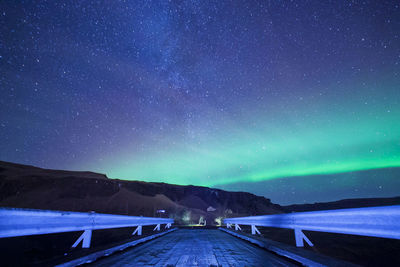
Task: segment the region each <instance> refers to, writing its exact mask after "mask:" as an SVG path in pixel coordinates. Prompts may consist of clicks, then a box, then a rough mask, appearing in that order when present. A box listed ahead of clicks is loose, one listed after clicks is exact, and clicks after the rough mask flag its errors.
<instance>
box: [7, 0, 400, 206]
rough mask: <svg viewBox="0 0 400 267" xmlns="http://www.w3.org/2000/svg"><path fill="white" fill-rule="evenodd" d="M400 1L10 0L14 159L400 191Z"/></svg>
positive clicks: (281, 187)
mask: <svg viewBox="0 0 400 267" xmlns="http://www.w3.org/2000/svg"><path fill="white" fill-rule="evenodd" d="M17 2H18V3H17ZM399 6H400V3H399V2H398V1H395V0H393V1H384V0H376V1H350V0H346V1H344V0H337V1H336V0H335V1H321V0H315V1H305V0H302V1H279V0H273V1H272V0H271V1H266V0H265V1H239V0H238V1H222V0H219V1H212V2H211V1H210V2H208V1H200V0H198V1H111V0H110V1H2V2H1V3H0V26H1V33H0V92H1V95H0V97H1V98H0V144H1V149H0V160H5V161H11V162H17V163H23V164H30V165H36V166H39V167H44V168H53V169H68V170H90V171H96V172H102V173H106V174H107V175H108V176H109V177H112V178H120V179H129V180H145V181H157V182H167V183H175V184H194V185H204V186H215V187H219V188H225V189H233V190H241V191H249V192H253V193H257V194H259V195H265V196H266V197H268V198H271V199H272V201H275V202H278V203H295V202H299V203H300V202H313V201H325V200H337V199H340V198H352V197H376V196H392V195H396V194H399V193H400V168H396V167H400V7H399Z"/></svg>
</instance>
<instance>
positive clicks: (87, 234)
mask: <svg viewBox="0 0 400 267" xmlns="http://www.w3.org/2000/svg"><path fill="white" fill-rule="evenodd" d="M91 239H92V230H85V231H84V232H83V233H82V234H81V236H80V237H79V238H78V239H77V240H76V241H75V243H74V244H73V245H72V247H73V248H76V247H77V246H78V245H79V243H80V242H81V241H82V248H90V240H91Z"/></svg>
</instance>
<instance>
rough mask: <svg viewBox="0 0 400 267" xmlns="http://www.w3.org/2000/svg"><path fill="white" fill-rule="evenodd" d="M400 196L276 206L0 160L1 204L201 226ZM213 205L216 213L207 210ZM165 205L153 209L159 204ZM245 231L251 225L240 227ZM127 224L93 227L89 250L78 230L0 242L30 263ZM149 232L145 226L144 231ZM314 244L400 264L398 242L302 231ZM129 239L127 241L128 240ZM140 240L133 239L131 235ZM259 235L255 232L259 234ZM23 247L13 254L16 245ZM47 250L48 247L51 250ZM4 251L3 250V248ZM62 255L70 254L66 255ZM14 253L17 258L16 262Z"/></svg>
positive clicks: (333, 252) (102, 238)
mask: <svg viewBox="0 0 400 267" xmlns="http://www.w3.org/2000/svg"><path fill="white" fill-rule="evenodd" d="M398 204H400V197H393V198H367V199H347V200H340V201H336V202H329V203H314V204H301V205H290V206H280V205H278V204H273V203H271V201H270V200H269V199H266V198H264V197H258V196H255V195H253V194H250V193H245V192H227V191H223V190H219V189H212V188H207V187H199V186H178V185H171V184H165V183H147V182H140V181H122V180H117V179H109V178H107V176H105V175H103V174H97V173H93V172H74V171H60V170H46V169H41V168H37V167H33V166H26V165H20V164H14V163H9V162H3V161H2V162H0V206H1V207H13V208H30V209H49V210H63V211H80V212H88V211H95V212H97V213H110V214H123V215H134V216H151V217H156V216H164V217H171V218H174V220H175V225H180V226H182V227H184V226H185V225H186V227H189V228H191V227H197V228H198V227H201V226H195V225H197V224H198V222H199V220H200V217H203V219H205V220H206V222H207V228H210V227H216V226H217V225H218V224H219V222H220V220H221V219H223V218H228V217H238V216H250V215H266V214H278V213H285V212H301V211H313V210H329V209H341V208H356V207H372V206H383V205H398ZM209 207H213V208H215V210H214V211H207V208H209ZM160 209H165V211H166V212H165V213H163V214H161V215H160V214H158V213H157V210H160ZM242 228H243V232H245V233H249V231H250V229H249V228H248V227H245V226H243V227H242ZM131 231H132V229H115V230H102V231H98V232H95V235H94V238H93V240H94V241H93V247H92V248H91V249H89V250H86V252H85V250H83V251H82V250H79V249H75V250H71V249H70V248H69V247H70V245H71V243H72V242H73V241H74V240H75V239H76V238H77V237H78V236H79V233H65V234H53V235H47V236H30V237H20V238H7V239H2V240H0V244H1V247H7V249H6V250H4V251H3V256H4V258H6V259H8V260H6V261H5V263H6V265H7V263H8V264H9V265H8V266H12V265H13V264H16V263H18V262H19V263H20V264H21V265H25V264H27V263H29V264H32V265H37V266H39V265H40V266H41V265H49V266H50V265H52V264H54V263H57V262H60V260H66V259H70V258H74V257H78V256H82V255H84V254H85V253H88V252H90V251H97V250H99V249H104V248H107V247H110V246H112V245H115V244H120V243H123V242H126V241H127V240H129V239H132V237H130V232H131ZM260 231H261V237H262V238H267V239H272V240H275V241H279V242H282V243H286V244H289V245H293V246H294V245H295V244H294V234H293V231H292V230H287V229H277V228H260ZM151 233H152V230H151V229H150V228H149V227H147V228H145V231H144V235H148V234H151ZM306 234H307V236H308V237H309V238H310V239H311V240H312V241H313V243H314V244H315V246H314V247H312V248H310V247H306V249H311V250H312V251H314V252H318V253H322V254H325V255H329V256H332V257H335V258H338V259H342V260H346V261H349V262H353V263H357V264H362V265H365V266H376V265H377V264H378V263H379V264H381V266H390V265H392V266H393V264H394V265H396V264H397V265H398V264H400V260H399V257H398V256H397V255H398V253H400V241H399V240H388V239H379V238H370V237H359V236H351V235H340V234H329V233H319V232H306ZM127 238H129V239H127ZM134 238H137V237H134ZM259 238H260V237H259ZM15 246H18V247H20V250H18V251H19V252H16V251H15V250H14V249H13V247H15ZM49 251H51V253H49ZM4 253H5V254H4ZM64 253H67V255H64ZM16 259H18V261H17V262H16V261H15V260H16Z"/></svg>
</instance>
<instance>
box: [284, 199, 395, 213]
mask: <svg viewBox="0 0 400 267" xmlns="http://www.w3.org/2000/svg"><path fill="white" fill-rule="evenodd" d="M390 205H400V197H388V198H354V199H343V200H339V201H332V202H323V203H318V202H317V203H313V204H295V205H289V206H284V207H283V209H284V210H285V211H286V212H301V211H315V210H334V209H350V208H362V207H377V206H390Z"/></svg>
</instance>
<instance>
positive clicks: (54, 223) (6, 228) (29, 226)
mask: <svg viewBox="0 0 400 267" xmlns="http://www.w3.org/2000/svg"><path fill="white" fill-rule="evenodd" d="M172 223H174V220H173V219H166V218H152V217H138V216H125V215H112V214H101V213H94V212H89V213H86V212H69V211H52V210H31V209H12V208H0V238H4V237H17V236H27V235H42V234H52V233H64V232H75V231H84V232H83V233H82V235H81V236H80V237H79V238H78V239H77V240H76V242H75V243H74V244H73V245H72V247H76V246H78V244H79V243H80V242H81V241H82V247H83V248H89V247H90V241H91V237H92V231H93V230H99V229H111V228H122V227H137V228H136V230H135V231H134V232H133V233H132V235H134V234H138V235H141V234H142V227H143V226H146V225H156V227H155V228H154V230H153V231H155V230H158V231H159V230H160V225H161V224H165V228H170V227H171V224H172Z"/></svg>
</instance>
